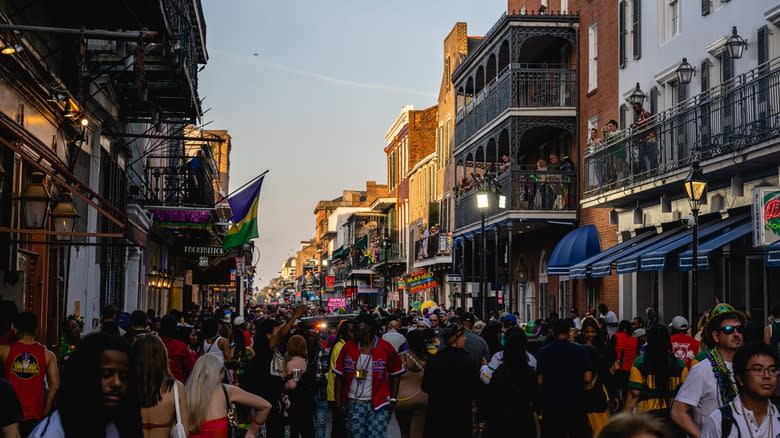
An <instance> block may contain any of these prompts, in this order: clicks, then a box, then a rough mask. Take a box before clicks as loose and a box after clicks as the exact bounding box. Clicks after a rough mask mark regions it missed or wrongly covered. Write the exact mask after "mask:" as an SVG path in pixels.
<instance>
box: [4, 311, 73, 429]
mask: <svg viewBox="0 0 780 438" xmlns="http://www.w3.org/2000/svg"><path fill="white" fill-rule="evenodd" d="M13 326H14V329H15V330H16V338H17V341H16V342H14V343H12V344H11V345H0V364H2V366H3V371H4V373H5V376H4V377H5V378H6V380H8V382H10V383H11V386H13V388H14V390H15V391H16V395H17V397H19V403H20V404H21V405H22V421H21V423H19V431H20V432H21V434H22V436H27V435H29V434H30V432H31V431H32V430H33V429H34V428H35V426H36V425H37V424H38V422H40V421H41V419H42V418H43V417H44V415H46V414H47V413H48V412H49V411H50V410H51V408H52V406H53V404H54V396H55V395H57V390H58V389H59V386H60V370H59V367H58V366H57V356H56V355H55V354H54V353H52V352H51V351H49V350H48V349H46V347H45V346H43V345H42V344H40V343H39V342H38V341H37V340H36V339H35V331H36V329H37V327H38V317H37V316H35V315H34V314H32V313H30V312H22V313H20V314H18V315H16V318H14V321H13Z"/></svg>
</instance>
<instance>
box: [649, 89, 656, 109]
mask: <svg viewBox="0 0 780 438" xmlns="http://www.w3.org/2000/svg"><path fill="white" fill-rule="evenodd" d="M657 113H658V87H652V88H651V89H650V114H657Z"/></svg>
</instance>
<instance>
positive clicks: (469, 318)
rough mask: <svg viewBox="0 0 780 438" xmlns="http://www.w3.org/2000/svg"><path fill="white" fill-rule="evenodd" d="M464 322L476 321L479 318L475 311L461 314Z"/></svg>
mask: <svg viewBox="0 0 780 438" xmlns="http://www.w3.org/2000/svg"><path fill="white" fill-rule="evenodd" d="M461 319H462V320H463V322H476V320H477V318H476V317H475V316H474V314H473V313H469V312H466V313H464V314H463V315H462V316H461Z"/></svg>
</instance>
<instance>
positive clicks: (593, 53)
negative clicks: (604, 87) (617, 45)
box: [588, 23, 599, 92]
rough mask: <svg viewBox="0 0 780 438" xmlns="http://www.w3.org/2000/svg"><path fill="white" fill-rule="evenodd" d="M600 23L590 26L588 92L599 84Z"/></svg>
mask: <svg viewBox="0 0 780 438" xmlns="http://www.w3.org/2000/svg"><path fill="white" fill-rule="evenodd" d="M598 31H599V25H598V23H593V24H591V25H590V27H589V28H588V92H590V91H593V90H595V89H596V87H597V86H598V79H597V78H598V51H599V43H598Z"/></svg>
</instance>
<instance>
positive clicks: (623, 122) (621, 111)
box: [618, 103, 628, 129]
mask: <svg viewBox="0 0 780 438" xmlns="http://www.w3.org/2000/svg"><path fill="white" fill-rule="evenodd" d="M627 110H628V106H627V105H626V104H625V103H621V104H620V109H619V110H618V116H619V118H620V120H619V122H620V129H626V111H627Z"/></svg>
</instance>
